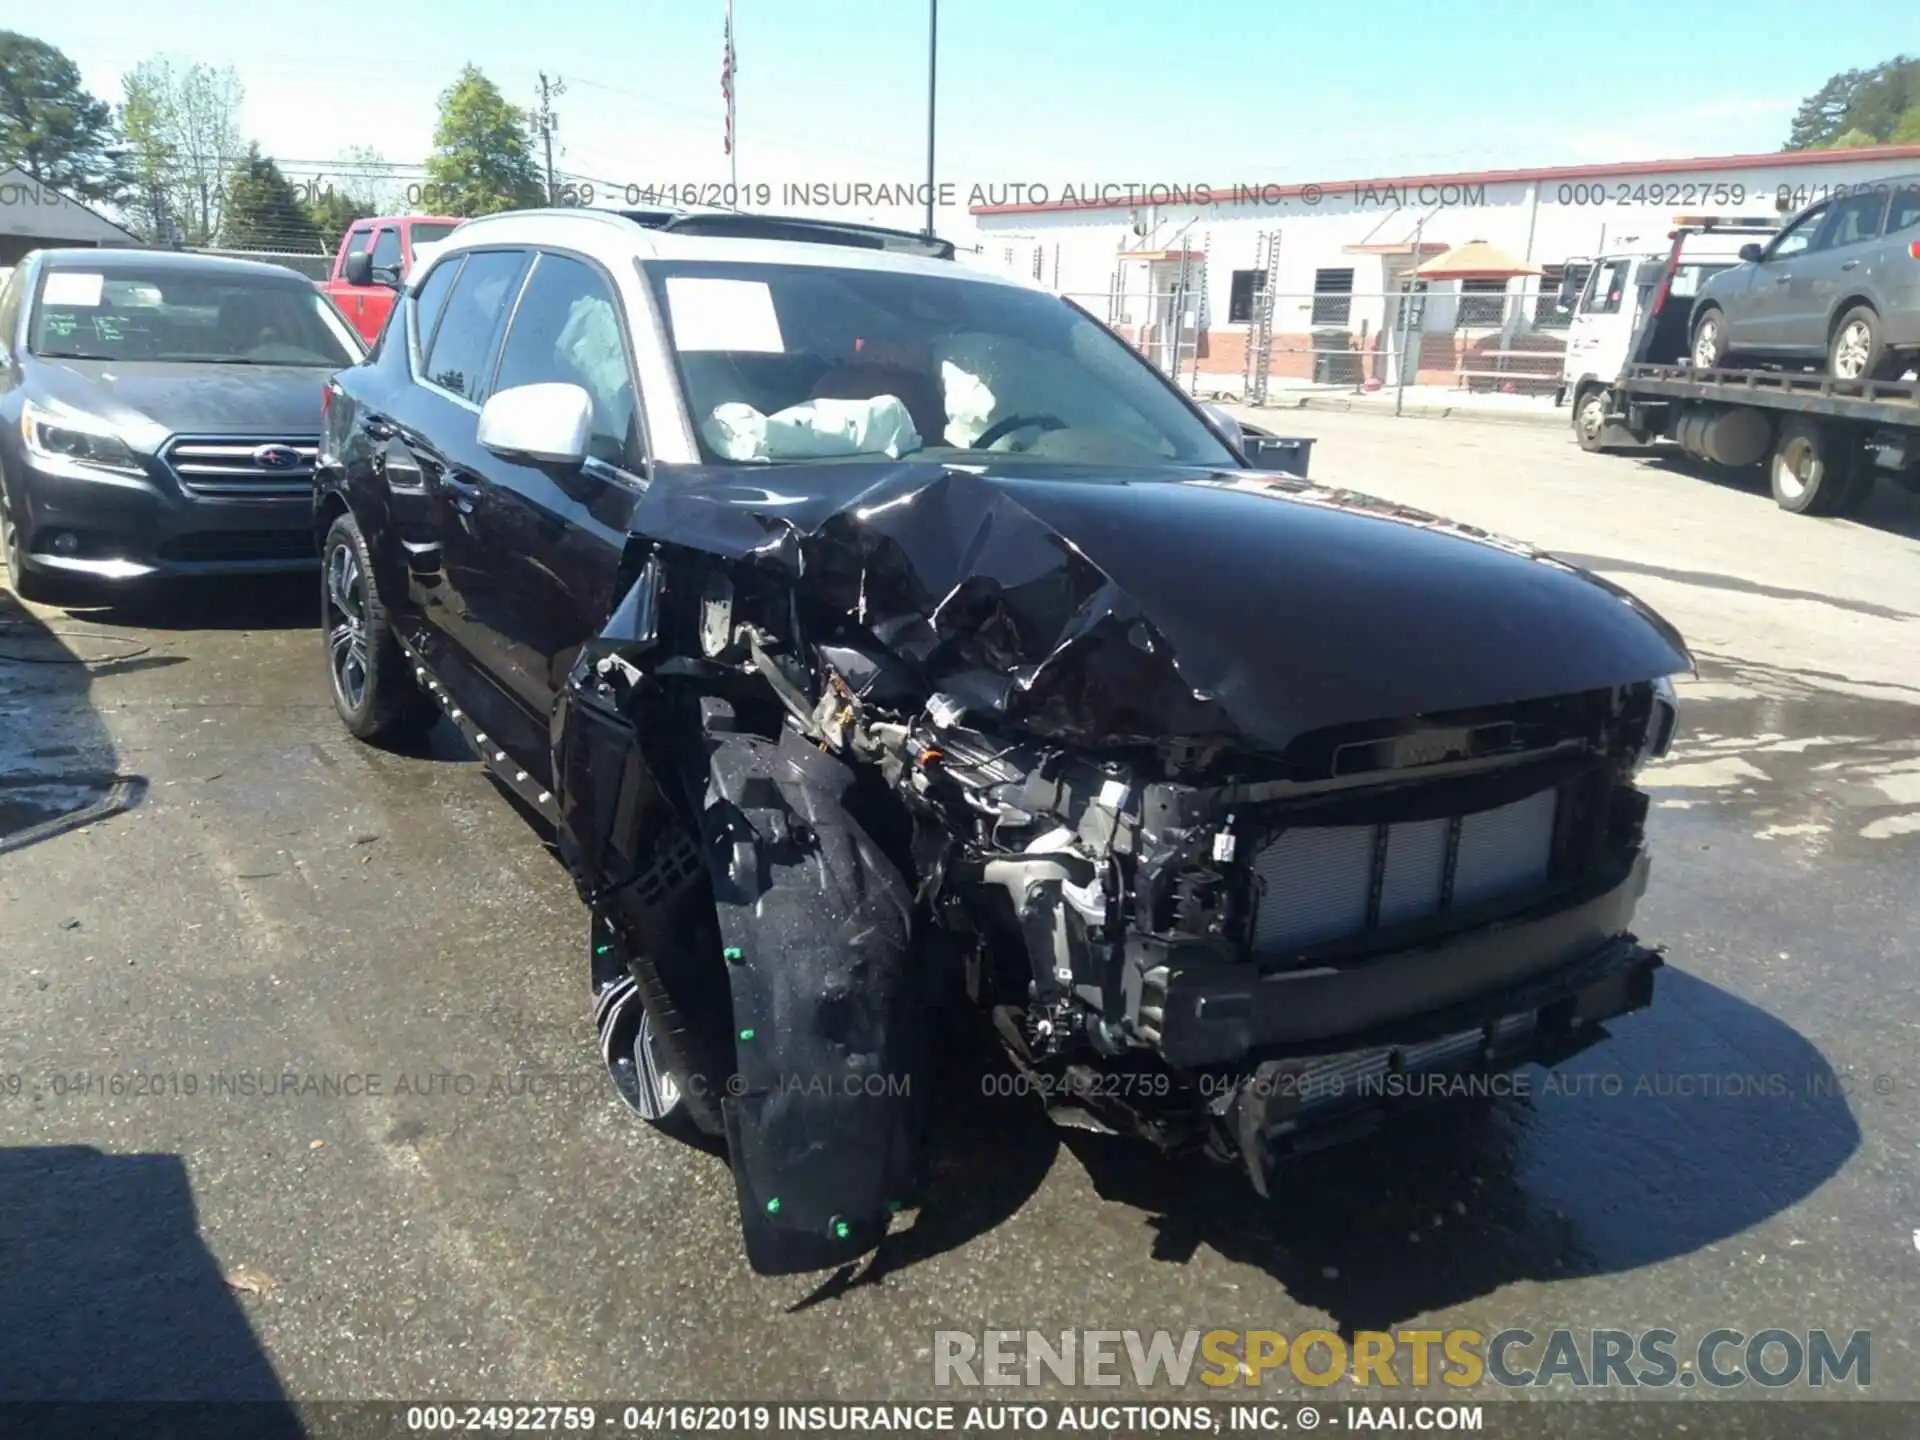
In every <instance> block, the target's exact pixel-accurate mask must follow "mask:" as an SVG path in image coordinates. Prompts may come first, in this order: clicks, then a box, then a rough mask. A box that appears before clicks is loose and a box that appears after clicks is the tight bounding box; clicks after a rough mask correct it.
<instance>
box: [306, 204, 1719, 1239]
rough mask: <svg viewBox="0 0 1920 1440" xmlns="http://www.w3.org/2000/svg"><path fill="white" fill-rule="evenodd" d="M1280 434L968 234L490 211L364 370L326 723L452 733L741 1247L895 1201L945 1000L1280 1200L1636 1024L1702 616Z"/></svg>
mask: <svg viewBox="0 0 1920 1440" xmlns="http://www.w3.org/2000/svg"><path fill="white" fill-rule="evenodd" d="M1254 444H1255V442H1251V441H1246V440H1245V439H1244V437H1243V436H1241V435H1240V434H1239V433H1238V432H1237V431H1236V430H1235V429H1234V427H1233V426H1232V424H1231V422H1230V421H1227V420H1225V419H1224V417H1221V416H1218V415H1214V414H1209V413H1206V412H1203V411H1201V410H1199V409H1196V408H1195V407H1194V406H1193V405H1192V404H1191V403H1190V402H1189V401H1188V400H1187V399H1186V398H1185V397H1183V396H1182V395H1180V394H1179V392H1178V391H1176V390H1175V389H1174V388H1173V387H1172V386H1170V385H1169V384H1167V383H1166V381H1165V380H1164V379H1163V378H1162V377H1161V376H1160V374H1159V373H1158V372H1157V371H1155V370H1154V369H1153V368H1152V367H1151V366H1149V365H1148V364H1147V363H1146V362H1145V361H1143V360H1142V359H1141V358H1140V357H1139V356H1138V355H1136V354H1135V353H1134V352H1133V351H1131V350H1130V349H1128V348H1127V346H1125V345H1124V344H1123V343H1121V342H1120V341H1119V340H1118V339H1116V338H1115V337H1114V336H1113V335H1112V334H1111V333H1109V332H1108V331H1107V330H1106V329H1105V328H1104V327H1103V326H1101V325H1099V324H1098V323H1096V322H1095V321H1094V320H1092V319H1091V318H1090V317H1089V316H1088V315H1086V314H1085V313H1084V312H1083V311H1081V310H1079V309H1078V308H1076V307H1074V306H1072V305H1070V304H1068V303H1067V302H1065V301H1063V300H1061V299H1059V298H1057V297H1054V296H1052V295H1049V294H1046V293H1044V292H1042V291H1039V290H1036V289H1033V288H1030V287H1028V286H1026V285H1023V284H1019V283H1015V282H1012V281H1009V280H1005V279H1001V278H997V277H995V276H992V275H989V274H986V273H983V272H980V271H977V270H973V269H970V268H967V267H965V266H963V265H961V264H959V263H956V262H955V261H954V260H953V259H952V258H951V251H950V250H949V249H947V248H946V247H943V246H941V245H940V244H939V243H938V242H934V241H929V240H925V239H922V238H920V237H914V236H909V235H904V234H894V233H892V232H885V231H877V230H871V229H862V228H859V227H846V226H837V227H836V226H825V225H818V226H809V225H806V224H802V223H800V222H792V221H772V220H768V221H758V220H754V219H750V218H744V217H735V216H700V215H689V216H676V215H672V214H665V213H647V214H638V215H628V216H623V215H615V214H610V213H595V212H585V211H571V212H533V213H520V214H510V215H503V216H498V217H493V218H489V219H483V220H476V221H472V222H469V223H468V224H466V225H464V226H462V227H461V229H460V230H459V231H458V232H457V233H456V234H455V235H454V236H453V237H452V238H451V239H449V240H448V241H447V242H446V246H445V248H444V250H443V251H442V252H441V253H440V254H439V255H438V256H437V257H436V259H435V261H434V263H433V264H432V266H431V267H430V268H427V269H426V270H424V272H423V273H420V274H418V275H416V276H414V277H412V278H411V279H409V281H408V282H407V285H406V290H405V292H404V294H403V295H402V296H401V298H400V302H399V303H398V305H397V306H396V308H395V310H394V312H393V318H392V320H391V321H390V323H389V324H388V326H387V329H386V331H385V333H384V335H383V337H382V339H381V341H380V343H379V345H378V347H377V349H376V351H375V353H374V354H373V355H372V356H371V357H370V358H369V359H368V360H367V361H366V362H365V363H363V364H361V365H358V366H355V367H354V368H352V369H349V370H346V371H343V372H342V373H341V374H340V375H339V376H338V377H337V378H336V380H335V382H334V384H333V387H332V391H331V394H330V398H329V403H328V407H327V415H326V420H325V427H324V435H323V438H322V443H321V453H320V459H319V482H318V486H317V501H316V503H317V511H316V525H317V528H318V532H319V537H320V542H321V547H322V557H323V574H324V583H323V597H324V605H325V613H326V645H327V659H328V671H329V674H330V676H331V679H332V686H333V694H334V699H335V702H336V704H337V705H338V708H339V711H340V714H341V717H342V718H343V720H344V721H345V722H346V725H347V727H348V728H349V729H350V730H352V731H353V733H354V734H356V735H359V736H361V737H363V738H365V739H368V740H381V739H387V738H390V737H396V736H400V735H403V734H405V733H406V732H408V731H418V730H419V729H421V728H423V727H425V726H427V725H429V724H431V723H433V722H434V720H435V717H436V716H437V715H438V714H440V713H442V712H444V713H445V714H446V715H447V716H449V717H450V718H451V719H452V721H453V722H454V724H456V725H457V726H458V727H459V729H460V731H461V733H462V734H463V735H464V736H465V737H466V739H467V740H468V742H469V743H470V744H471V745H472V746H473V747H474V748H475V749H476V750H477V751H478V752H479V753H480V754H481V755H482V756H483V757H484V758H485V760H486V761H487V763H488V764H490V765H491V766H492V767H493V768H494V769H495V771H496V772H497V773H498V775H499V777H500V778H501V779H502V781H503V782H504V783H505V784H506V785H508V786H510V787H511V788H512V789H513V790H514V791H515V792H516V793H517V794H518V795H519V796H520V797H522V798H523V799H524V800H525V802H526V803H527V805H528V806H530V807H531V808H532V809H533V810H535V811H537V812H538V813H539V814H540V815H541V816H542V817H544V819H545V820H546V822H547V823H549V824H550V825H551V826H552V827H553V829H554V832H555V834H556V837H557V844H558V848H559V851H560V854H561V856H562V858H563V859H564V861H565V863H566V865H567V866H568V868H569V870H570V871H571V873H572V874H573V876H574V878H575V881H576V883H577V884H578V887H579V890H580V894H581V896H582V897H583V899H584V900H585V901H586V904H587V906H588V908H589V911H590V916H591V920H590V925H589V927H588V933H589V943H588V947H587V948H588V953H587V956H586V962H587V963H586V971H587V976H588V979H589V981H590V983H591V985H592V994H593V1007H594V1017H595V1021H596V1025H597V1030H598V1034H599V1039H600V1044H601V1047H602V1052H603V1055H604V1057H605V1059H606V1062H607V1066H608V1069H609V1072H610V1073H611V1075H612V1077H613V1080H614V1083H615V1085H616V1086H617V1087H618V1089H619V1091H620V1093H621V1094H622V1095H623V1096H624V1097H625V1099H626V1100H627V1102H628V1103H629V1104H631V1105H632V1106H634V1108H636V1109H637V1110H639V1111H641V1112H642V1113H643V1114H645V1115H646V1116H648V1117H649V1118H651V1119H654V1120H656V1121H659V1122H661V1123H663V1124H673V1125H680V1126H686V1127H692V1128H694V1129H697V1130H700V1131H704V1132H707V1133H709V1134H711V1135H715V1136H722V1137H724V1141H725V1144H726V1147H727V1150H728V1154H729V1157H730V1160H731V1164H732V1167H733V1173H734V1177H735V1180H736V1184H737V1188H738V1193H739V1202H740V1216H741V1222H742V1228H743V1231H744V1234H745V1238H746V1247H747V1253H748V1256H749V1259H750V1260H751V1262H752V1263H753V1265H754V1266H755V1267H756V1268H757V1269H760V1270H762V1271H766V1272H779V1271H791V1270H797V1269H810V1268H815V1267H819V1266H825V1265H829V1264H836V1263H841V1262H844V1261H846V1260H848V1259H850V1258H853V1257H855V1256H857V1255H858V1254H859V1253H861V1252H862V1251H864V1250H865V1249H867V1248H869V1247H871V1246H872V1245H874V1244H875V1243H876V1242H877V1240H878V1238H879V1237H880V1235H881V1234H883V1233H884V1231H885V1229H886V1227H887V1224H888V1220H889V1216H890V1215H891V1214H892V1213H893V1212H894V1211H896V1210H898V1209H899V1208H900V1206H901V1205H903V1204H905V1203H907V1202H908V1201H909V1199H910V1197H911V1195H912V1194H913V1187H914V1183H915V1175H916V1170H917V1160H918V1154H919V1146H920V1141H921V1136H922V1120H923V1118H924V1116H923V1111H922V1109H921V1108H920V1105H919V1101H920V1100H921V1099H923V1098H924V1090H925V1086H924V1085H923V1084H922V1083H920V1082H921V1081H922V1079H923V1077H924V1075H925V1073H926V1064H927V1057H928V1055H929V1054H930V1053H931V1052H932V1050H933V1049H934V1048H935V1045H936V1044H937V1042H938V1041H939V1040H940V1039H941V1038H942V1037H943V1036H944V1035H946V1034H948V1033H951V1030H950V1023H949V1022H950V1021H951V1020H952V1019H953V1018H955V1017H956V1016H957V1014H959V1013H960V1012H958V1011H956V1010H955V1009H953V1008H951V1007H954V1006H960V1005H970V1006H974V1007H978V1009H979V1010H980V1011H982V1012H984V1013H985V1014H986V1015H987V1016H989V1017H991V1020H992V1022H993V1025H994V1028H995V1029H997V1031H998V1033H999V1035H1000V1037H1001V1039H1002V1040H1003V1041H1004V1044H1005V1048H1006V1050H1007V1052H1008V1054H1009V1055H1010V1057H1011V1059H1012V1062H1013V1063H1014V1064H1015V1065H1016V1066H1018V1067H1020V1070H1021V1071H1022V1072H1023V1073H1024V1074H1025V1075H1026V1076H1028V1077H1029V1078H1030V1079H1031V1080H1032V1082H1033V1086H1032V1088H1033V1089H1035V1090H1036V1091H1038V1092H1040V1093H1043V1094H1045V1095H1046V1096H1048V1097H1050V1098H1051V1099H1052V1100H1053V1101H1054V1102H1055V1103H1062V1104H1073V1105H1076V1106H1078V1107H1080V1108H1082V1109H1085V1110H1090V1111H1092V1112H1094V1117H1095V1118H1096V1119H1097V1120H1099V1121H1101V1122H1104V1123H1107V1124H1110V1125H1113V1126H1118V1127H1125V1128H1126V1129H1128V1130H1130V1131H1131V1132H1133V1133H1136V1134H1139V1135H1141V1136H1143V1137H1146V1138H1148V1139H1150V1140H1152V1141H1153V1142H1154V1143H1156V1144H1159V1145H1162V1146H1164V1147H1166V1148H1168V1149H1170V1150H1175V1151H1182V1152H1192V1153H1195V1154H1199V1153H1202V1152H1205V1153H1208V1154H1211V1155H1214V1156H1217V1157H1225V1158H1231V1159H1236V1160H1238V1161H1240V1162H1242V1163H1244V1164H1245V1166H1246V1167H1247V1170H1248V1172H1249V1174H1250V1176H1251V1177H1252V1179H1253V1181H1254V1183H1255V1184H1256V1185H1257V1186H1260V1187H1261V1188H1263V1189H1264V1188H1265V1187H1266V1185H1267V1184H1268V1182H1269V1178H1270V1175H1271V1173H1272V1172H1273V1170H1274V1168H1275V1166H1276V1165H1277V1164H1278V1163H1279V1162H1280V1161H1281V1159H1282V1158H1283V1157H1284V1155H1285V1154H1286V1153H1287V1152H1288V1151H1289V1150H1290V1149H1292V1148H1294V1147H1295V1146H1296V1145H1297V1144H1298V1143H1299V1142H1300V1141H1301V1140H1302V1139H1303V1137H1306V1136H1309V1135H1313V1134H1316V1133H1318V1134H1326V1133H1329V1132H1328V1130H1327V1128H1326V1127H1325V1126H1324V1125H1323V1123H1322V1122H1326V1121H1334V1120H1347V1119H1352V1118H1354V1112H1355V1111H1356V1110H1362V1111H1368V1112H1371V1111H1373V1110H1375V1109H1377V1108H1378V1107H1379V1106H1380V1105H1381V1104H1382V1103H1383V1101H1384V1098H1385V1094H1386V1091H1385V1089H1384V1087H1382V1086H1381V1085H1380V1084H1379V1083H1377V1082H1379V1081H1380V1080H1381V1078H1382V1077H1383V1076H1386V1075H1388V1074H1395V1075H1404V1074H1421V1073H1426V1072H1433V1073H1436V1074H1445V1075H1455V1074H1459V1073H1463V1072H1467V1073H1474V1072H1484V1071H1486V1070H1489V1069H1499V1068H1507V1067H1512V1066H1516V1065H1519V1064H1521V1063H1524V1062H1527V1061H1529V1060H1535V1059H1555V1058H1559V1057H1563V1056H1565V1055H1568V1054H1571V1053H1573V1052H1575V1051H1578V1050H1580V1049H1582V1048H1584V1047H1586V1046H1588V1045H1591V1044H1593V1043H1594V1042H1595V1041H1596V1040H1598V1039H1600V1038H1602V1036H1603V1035H1604V1033H1605V1032H1604V1031H1603V1030H1602V1029H1601V1028H1600V1022H1602V1021H1604V1020H1606V1019H1608V1018H1609V1017H1611V1016H1615V1015H1618V1014H1621V1013H1622V1012H1625V1011H1627V1010H1631V1009H1633V1008H1636V1007H1638V1006H1641V1005H1644V1004H1646V1003H1647V1002H1648V1001H1649V999H1650V996H1651V993H1652V985H1653V975H1654V971H1655V969H1656V968H1657V966H1658V965H1659V963H1660V962H1659V960H1658V959H1657V958H1656V956H1655V955H1653V954H1652V953H1651V952H1649V951H1648V950H1646V949H1643V948H1642V947H1641V946H1640V945H1639V944H1638V943H1637V942H1636V941H1635V940H1634V938H1633V937H1632V935H1631V934H1629V933H1628V925H1629V922H1630V920H1631V916H1632V911H1633V908H1634V903H1635V901H1636V899H1637V898H1638V896H1639V895H1640V893H1641V891H1642V888H1643V886H1644V884H1645V879H1646V865H1647V862H1646V857H1645V854H1644V850H1643V846H1642V822H1643V819H1644V817H1645V813H1646V799H1645V797H1644V795H1643V794H1642V793H1641V792H1640V791H1639V790H1637V789H1636V788H1635V786H1634V783H1633V782H1634V774H1635V772H1636V771H1637V770H1638V769H1639V767H1640V766H1641V765H1642V764H1643V763H1645V762H1646V761H1647V760H1649V759H1650V758H1653V757H1655V756H1658V755H1660V754H1662V753H1663V752H1664V751H1665V750H1666V747H1667V745H1668V743H1669V741H1670V739H1671V737H1672V734H1673V728H1674V724H1675V720H1676V711H1675V703H1674V696H1673V691H1672V688H1671V686H1670V685H1669V683H1668V681H1667V678H1666V677H1668V676H1670V675H1672V674H1674V673H1676V672H1679V671H1682V670H1685V669H1687V668H1688V667H1689V664H1690V661H1689V658H1688V656H1687V653H1686V650H1685V649H1684V647H1683V646H1682V644H1681V642H1680V640H1679V638H1678V637H1677V636H1676V635H1675V634H1674V632H1673V631H1672V630H1671V629H1670V628H1669V627H1668V626H1666V625H1665V624H1664V623H1663V622H1662V621H1661V620H1660V619H1659V618H1658V617H1656V616H1654V615H1652V614H1651V613H1650V612H1648V611H1647V610H1646V609H1645V608H1644V607H1642V606H1641V605H1639V604H1638V603H1637V602H1635V601H1634V600H1633V599H1632V598H1631V597H1629V596H1628V595H1626V594H1624V593H1623V592H1621V591H1619V590H1618V589H1616V588H1613V587H1611V586H1609V585H1607V584H1605V583H1603V582H1601V581H1599V580H1596V579H1594V578H1593V577H1592V576H1589V575H1586V574H1584V573H1582V572H1581V571H1578V570H1576V569H1574V568H1572V567H1570V566H1568V565H1565V564H1562V563H1560V562H1558V561H1556V560H1553V559H1552V558H1550V557H1547V556H1544V555H1541V554H1539V553H1538V552H1535V551H1533V550H1530V549H1527V548H1525V547H1523V546H1519V545H1515V544H1512V543H1509V542H1505V541H1500V540H1496V539H1494V538H1493V537H1491V536H1488V535H1485V534H1483V533H1480V532H1478V531H1473V530H1469V529H1466V528H1464V527H1462V526H1458V525H1453V524H1450V523H1448V522H1445V521H1442V520H1438V519H1435V518H1434V517H1432V516H1429V515H1425V514H1421V513H1418V512H1415V511H1410V510H1406V509H1403V508H1401V507H1398V506H1393V505H1388V504H1384V503H1382V502H1379V501H1375V500H1371V499H1368V498H1366V497H1363V496H1358V495H1353V494H1347V493H1343V492H1337V491H1330V490H1327V489H1324V488H1319V487H1316V486H1313V485H1310V484H1308V483H1307V482H1306V481H1305V480H1304V479H1303V478H1300V477H1298V476H1293V475H1287V474H1278V473H1271V472H1263V471H1261V470H1258V469H1256V468H1253V467H1252V466H1250V465H1249V463H1248V459H1247V452H1248V449H1249V448H1250V447H1253V446H1254Z"/></svg>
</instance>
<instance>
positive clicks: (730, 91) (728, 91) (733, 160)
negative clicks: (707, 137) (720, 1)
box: [720, 0, 740, 210]
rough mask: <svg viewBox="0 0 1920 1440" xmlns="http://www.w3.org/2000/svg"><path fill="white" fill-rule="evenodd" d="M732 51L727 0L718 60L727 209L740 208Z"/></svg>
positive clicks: (730, 3) (730, 12) (730, 6)
mask: <svg viewBox="0 0 1920 1440" xmlns="http://www.w3.org/2000/svg"><path fill="white" fill-rule="evenodd" d="M738 68H739V67H738V64H737V63H736V61H735V59H734V51H733V0H727V39H726V47H725V50H724V52H723V54H722V56H721V61H720V93H721V94H722V95H723V96H724V97H726V102H727V131H726V147H727V173H728V177H729V199H728V202H727V207H726V208H727V209H729V210H738V209H739V208H740V144H739V140H738V137H736V136H735V134H734V123H733V122H734V109H735V106H734V91H735V88H736V87H735V85H734V82H733V77H734V73H735V71H736V70H737V69H738Z"/></svg>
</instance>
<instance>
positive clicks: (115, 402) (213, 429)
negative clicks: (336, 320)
mask: <svg viewBox="0 0 1920 1440" xmlns="http://www.w3.org/2000/svg"><path fill="white" fill-rule="evenodd" d="M332 373H333V371H332V370H331V369H329V368H328V367H326V366H323V365H314V366H309V365H208V364H191V363H187V362H174V361H167V362H158V361H138V360H41V361H39V362H38V364H37V365H36V367H35V376H34V378H35V381H36V386H35V388H36V390H37V391H39V392H41V394H42V396H43V397H44V398H47V399H56V400H59V401H61V402H62V403H64V404H67V405H71V406H73V407H74V408H75V409H78V410H83V411H85V412H87V413H88V414H91V415H98V416H100V417H101V418H103V419H106V420H109V421H112V422H113V423H114V424H115V425H117V426H119V427H120V428H121V429H122V430H123V431H125V432H126V433H127V438H128V440H129V441H130V442H131V443H133V444H134V446H135V448H137V449H144V450H151V449H153V448H156V446H157V445H158V444H159V442H160V441H162V440H164V439H165V438H166V437H167V436H169V435H263V436H273V437H276V438H278V437H282V436H284V437H285V438H287V439H293V438H295V437H298V436H306V435H318V434H319V433H320V392H321V390H322V389H323V388H325V386H326V382H327V377H328V376H329V375H331V374H332Z"/></svg>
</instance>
